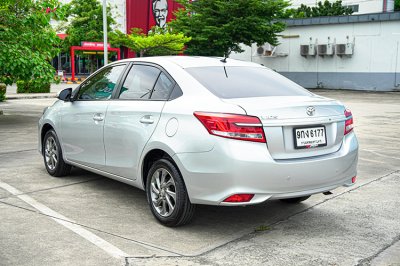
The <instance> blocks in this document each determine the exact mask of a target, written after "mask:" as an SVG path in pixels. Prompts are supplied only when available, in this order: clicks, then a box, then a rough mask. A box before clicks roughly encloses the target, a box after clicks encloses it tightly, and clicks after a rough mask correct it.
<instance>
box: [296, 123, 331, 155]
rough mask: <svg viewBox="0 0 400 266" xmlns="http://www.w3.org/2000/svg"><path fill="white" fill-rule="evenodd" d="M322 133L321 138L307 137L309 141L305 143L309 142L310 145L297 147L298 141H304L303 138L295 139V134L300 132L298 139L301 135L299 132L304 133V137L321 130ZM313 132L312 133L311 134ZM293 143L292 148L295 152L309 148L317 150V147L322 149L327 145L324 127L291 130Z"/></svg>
mask: <svg viewBox="0 0 400 266" xmlns="http://www.w3.org/2000/svg"><path fill="white" fill-rule="evenodd" d="M321 129H322V132H323V138H322V137H321V136H318V138H314V137H312V138H314V139H312V138H310V137H308V139H309V140H306V141H310V142H311V143H309V144H303V145H299V143H298V139H304V138H297V132H300V133H299V134H300V137H301V135H302V133H301V132H304V136H306V135H307V133H305V132H308V135H307V136H310V135H311V134H314V132H315V133H318V132H320V131H317V130H321ZM312 130H314V131H313V133H311V132H312ZM293 141H294V148H295V149H297V150H301V149H310V148H317V147H323V146H326V145H327V138H326V127H325V126H324V125H312V126H306V127H295V128H293ZM300 144H301V143H300Z"/></svg>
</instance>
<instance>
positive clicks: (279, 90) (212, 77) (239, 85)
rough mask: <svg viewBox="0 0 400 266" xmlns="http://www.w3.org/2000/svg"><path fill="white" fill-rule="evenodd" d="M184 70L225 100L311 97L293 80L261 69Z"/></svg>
mask: <svg viewBox="0 0 400 266" xmlns="http://www.w3.org/2000/svg"><path fill="white" fill-rule="evenodd" d="M185 70H186V71H187V72H188V73H189V74H191V75H192V76H193V77H194V78H195V79H197V80H198V81H199V82H200V83H201V84H202V85H203V86H204V87H206V88H207V89H208V90H209V91H210V92H212V93H213V94H214V95H216V96H218V97H219V98H223V99H231V98H249V97H268V96H306V95H307V96H308V95H310V94H311V93H310V92H308V91H307V90H306V89H304V88H302V87H301V86H299V85H297V84H296V83H294V82H293V81H291V80H289V79H287V78H285V77H283V76H282V75H280V74H278V73H276V72H274V71H272V70H270V69H267V68H262V67H224V66H218V67H192V68H186V69H185Z"/></svg>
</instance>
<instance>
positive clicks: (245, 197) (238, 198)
mask: <svg viewBox="0 0 400 266" xmlns="http://www.w3.org/2000/svg"><path fill="white" fill-rule="evenodd" d="M253 197H254V194H235V195H232V196H230V197H227V198H226V199H225V200H224V202H249V201H250V200H251V199H252V198H253Z"/></svg>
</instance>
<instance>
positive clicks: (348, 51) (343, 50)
mask: <svg viewBox="0 0 400 266" xmlns="http://www.w3.org/2000/svg"><path fill="white" fill-rule="evenodd" d="M353 50H354V46H353V44H352V43H342V44H336V54H337V55H338V56H344V55H345V56H351V55H352V54H353Z"/></svg>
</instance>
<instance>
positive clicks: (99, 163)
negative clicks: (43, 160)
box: [61, 101, 108, 169]
mask: <svg viewBox="0 0 400 266" xmlns="http://www.w3.org/2000/svg"><path fill="white" fill-rule="evenodd" d="M107 105H108V101H76V102H65V103H64V107H65V108H64V109H67V110H68V112H66V113H63V114H62V115H61V127H62V128H61V139H62V144H63V151H64V156H65V157H66V158H67V159H68V160H70V161H73V162H77V163H80V164H84V165H87V166H90V167H94V168H98V169H100V168H102V167H103V166H104V164H105V152H104V143H103V125H104V116H105V113H106V109H107Z"/></svg>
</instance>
